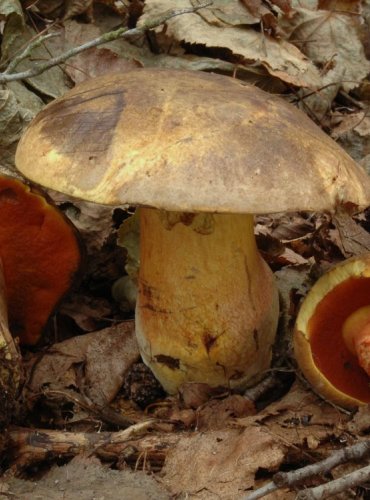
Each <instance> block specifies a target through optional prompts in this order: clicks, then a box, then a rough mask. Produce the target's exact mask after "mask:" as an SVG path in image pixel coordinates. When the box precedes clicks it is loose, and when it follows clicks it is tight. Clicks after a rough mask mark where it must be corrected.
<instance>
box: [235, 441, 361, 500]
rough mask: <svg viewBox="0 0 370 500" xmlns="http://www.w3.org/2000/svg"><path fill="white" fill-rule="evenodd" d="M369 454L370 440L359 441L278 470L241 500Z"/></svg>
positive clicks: (258, 495)
mask: <svg viewBox="0 0 370 500" xmlns="http://www.w3.org/2000/svg"><path fill="white" fill-rule="evenodd" d="M369 454H370V440H368V441H361V442H360V443H356V444H354V445H352V446H348V447H346V448H342V449H340V450H337V451H336V452H335V453H333V454H332V455H330V456H329V457H328V458H325V459H324V460H321V461H320V462H317V463H315V464H311V465H307V466H306V467H302V468H301V469H297V470H294V471H290V472H278V473H277V474H275V475H274V477H273V481H271V482H270V483H267V484H265V485H264V486H262V487H261V488H258V489H257V490H255V491H253V492H252V493H251V494H250V495H248V496H246V497H244V499H243V500H257V499H258V498H262V497H263V496H265V495H267V494H268V493H271V492H272V491H276V490H278V489H279V488H284V487H290V486H294V485H295V484H297V483H299V482H300V481H303V480H304V479H307V478H309V477H312V476H315V475H317V474H323V473H325V472H327V471H329V470H331V469H333V468H334V467H336V466H337V465H339V464H342V463H344V462H350V461H357V460H360V459H362V458H363V457H365V456H367V455H369ZM344 477H346V476H344ZM302 493H303V492H302ZM303 498H307V499H308V498H316V497H302V499H303ZM317 498H319V497H317ZM320 498H321V497H320Z"/></svg>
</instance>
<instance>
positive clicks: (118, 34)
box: [0, 0, 212, 83]
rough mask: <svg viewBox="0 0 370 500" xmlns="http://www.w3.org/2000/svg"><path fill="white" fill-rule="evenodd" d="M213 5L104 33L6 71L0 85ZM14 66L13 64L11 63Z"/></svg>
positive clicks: (0, 78)
mask: <svg viewBox="0 0 370 500" xmlns="http://www.w3.org/2000/svg"><path fill="white" fill-rule="evenodd" d="M211 4H212V1H211V0H210V1H208V2H206V3H203V4H201V5H198V6H196V7H189V8H185V9H177V10H167V11H166V12H164V13H163V14H161V15H160V16H158V17H156V18H154V19H149V20H148V21H146V22H144V23H143V25H142V26H140V27H139V28H133V29H128V28H118V29H117V30H115V31H109V32H108V33H104V34H103V35H101V36H99V37H98V38H95V39H93V40H90V41H89V42H86V43H84V44H82V45H79V46H78V47H73V48H72V49H70V50H67V51H66V52H64V53H63V54H60V55H59V56H57V57H53V58H52V59H49V61H46V62H43V63H35V64H34V67H33V68H31V69H29V70H26V71H22V72H19V73H11V74H9V72H8V69H7V70H5V71H4V72H3V73H0V83H5V82H11V81H15V80H24V79H25V78H30V77H32V76H36V75H40V74H41V73H43V72H44V71H46V70H47V69H49V68H51V67H53V66H56V65H58V64H60V63H62V62H65V61H66V60H67V59H69V58H71V57H73V56H76V55H77V54H80V53H81V52H83V51H85V50H87V49H91V48H92V47H98V46H99V45H103V44H104V43H107V42H111V41H113V40H117V39H118V38H128V37H132V36H138V35H143V34H144V33H145V32H146V31H147V30H150V29H153V28H157V27H158V26H160V25H161V24H163V23H165V22H166V21H168V20H169V19H172V18H173V17H175V16H180V15H182V14H189V13H193V12H196V11H198V10H199V9H203V8H204V7H208V6H209V5H211ZM11 64H12V63H11Z"/></svg>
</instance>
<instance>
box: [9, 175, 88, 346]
mask: <svg viewBox="0 0 370 500" xmlns="http://www.w3.org/2000/svg"><path fill="white" fill-rule="evenodd" d="M0 258H1V260H2V264H3V270H4V280H5V288H6V296H7V305H8V315H9V326H10V330H11V332H12V334H13V335H14V336H18V337H19V339H20V342H21V343H22V344H35V343H36V342H37V341H38V340H39V339H40V336H41V334H42V331H43V329H44V327H45V325H46V323H47V321H48V319H49V317H50V315H51V314H52V312H53V311H54V309H55V307H56V306H57V304H58V302H59V301H60V299H61V298H62V297H63V295H64V294H65V293H66V292H67V291H68V289H69V288H70V286H71V284H72V281H73V277H74V275H75V273H76V271H77V270H78V268H79V266H80V262H81V254H80V246H79V241H78V239H77V233H76V230H75V229H74V227H73V226H72V224H71V223H70V222H69V221H68V220H67V219H66V218H65V217H64V215H63V214H62V213H61V212H60V211H59V210H58V209H57V208H56V207H55V206H53V205H52V204H50V203H48V202H47V201H46V199H45V198H44V197H43V196H42V195H41V194H39V193H38V192H33V191H32V190H31V188H30V187H29V186H27V185H26V184H23V183H22V182H20V181H18V180H16V179H12V178H9V177H5V176H0Z"/></svg>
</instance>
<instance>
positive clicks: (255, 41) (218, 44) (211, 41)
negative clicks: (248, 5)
mask: <svg viewBox="0 0 370 500" xmlns="http://www.w3.org/2000/svg"><path fill="white" fill-rule="evenodd" d="M233 3H237V2H236V0H233ZM191 6H192V3H191V2H190V0H176V1H173V0H147V1H146V3H145V9H144V15H143V16H142V17H141V18H140V20H139V24H140V23H143V22H145V21H146V20H148V19H150V18H153V17H155V16H157V15H158V14H159V13H160V12H164V11H166V10H168V9H169V8H179V9H181V8H189V7H191ZM207 9H208V8H207ZM207 9H202V10H203V13H202V15H200V13H199V12H196V13H191V14H187V15H186V16H177V17H174V18H172V19H170V20H169V21H168V22H167V23H166V34H167V35H168V36H172V37H173V38H174V39H175V40H178V41H183V42H186V43H189V44H199V45H202V46H204V47H206V48H209V49H216V48H222V49H226V50H228V51H230V55H232V56H233V57H234V58H237V59H238V60H239V61H240V63H241V64H243V63H248V64H250V63H251V62H253V63H258V64H261V65H262V66H263V67H264V68H265V69H266V70H267V71H268V72H269V73H270V74H271V75H274V76H277V77H278V78H280V79H282V80H283V81H285V82H288V83H291V84H293V85H297V86H302V87H312V88H315V87H317V86H318V85H319V84H320V77H319V73H318V71H317V69H316V67H315V66H314V65H313V64H312V62H311V61H310V60H308V59H307V58H306V57H305V56H304V55H303V54H302V53H301V52H300V51H299V50H298V49H297V48H296V47H295V46H294V45H292V44H291V43H289V42H286V41H285V40H282V39H273V38H271V37H269V36H267V35H266V34H264V33H260V32H258V31H255V30H253V29H244V28H243V27H239V26H229V25H225V26H216V25H214V24H209V23H208V22H207V21H206V20H205V19H204V16H205V14H204V11H205V10H207ZM202 16H203V17H202Z"/></svg>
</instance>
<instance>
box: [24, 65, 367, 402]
mask: <svg viewBox="0 0 370 500" xmlns="http://www.w3.org/2000/svg"><path fill="white" fill-rule="evenodd" d="M16 164H17V167H18V169H19V170H20V171H21V172H23V174H24V175H25V176H26V177H28V178H30V179H31V180H33V181H34V182H37V183H39V184H42V185H44V186H48V187H51V188H53V189H56V190H59V191H62V192H63V193H67V194H69V195H71V196H74V197H78V198H82V199H84V200H89V201H94V202H96V203H103V204H110V205H123V204H129V205H136V206H140V207H141V208H140V224H141V242H140V246H141V250H140V252H141V257H140V260H141V267H140V273H139V279H138V288H139V291H138V299H137V305H136V332H137V339H138V342H139V346H140V350H141V353H142V357H143V360H144V362H145V363H146V364H147V365H148V366H149V367H150V368H151V369H152V371H153V372H154V374H155V376H156V377H157V378H158V380H159V381H160V382H161V383H162V385H163V387H164V388H165V390H166V391H167V392H169V393H175V392H176V391H177V388H178V387H179V385H180V384H182V383H183V382H186V381H201V382H205V383H208V384H209V385H212V386H226V387H231V388H238V389H242V388H244V387H246V386H247V385H251V384H253V383H254V382H255V381H256V380H257V379H258V378H259V377H261V373H263V372H264V371H266V370H267V369H268V368H269V365H270V360H271V351H272V346H273V343H274V337H275V332H276V325H277V320H278V294H277V289H276V285H275V282H274V278H273V275H272V273H271V271H270V269H269V268H268V267H267V265H266V264H265V262H264V261H263V260H262V258H261V256H260V254H259V253H258V250H257V247H256V242H255V238H254V233H253V214H256V213H268V212H269V213H271V212H281V211H287V210H290V211H294V210H297V209H300V210H334V209H335V208H336V207H337V206H338V205H341V204H343V203H345V202H347V201H350V202H352V203H354V204H356V205H366V204H367V203H368V202H369V200H370V186H369V180H368V179H367V177H366V174H365V173H364V171H362V170H361V169H360V167H358V166H357V165H356V164H355V163H354V161H353V160H351V159H350V157H349V156H347V155H346V154H345V153H344V152H343V151H342V150H341V149H340V147H339V146H337V145H336V144H335V143H334V142H333V141H332V140H331V139H330V138H329V137H327V136H326V135H325V134H324V133H323V132H322V131H321V130H319V128H318V127H317V126H315V125H314V124H313V123H312V122H311V121H310V120H309V119H308V118H307V117H306V116H305V115H304V114H303V113H301V112H300V111H298V110H297V109H295V108H294V107H293V106H291V105H290V104H287V103H285V102H284V101H283V100H281V99H279V98H277V97H274V96H272V95H269V94H267V93H265V92H263V91H262V90H259V89H257V88H256V87H253V86H250V85H248V84H245V83H244V82H241V81H238V80H236V79H232V78H229V77H225V76H220V75H214V74H206V73H199V72H186V71H176V70H166V69H140V70H133V71H128V72H126V73H125V74H119V75H105V76H102V77H98V78H95V79H93V80H89V81H86V82H84V83H82V84H81V85H78V86H76V87H75V88H74V89H72V90H71V91H69V92H67V93H66V94H65V95H64V96H63V97H62V98H59V99H57V100H56V101H54V102H52V103H50V104H49V105H48V106H47V107H46V108H44V110H42V111H41V112H40V113H39V115H37V116H36V118H35V119H34V120H33V122H32V123H31V125H30V126H29V128H28V129H27V130H26V132H25V134H24V136H23V137H22V139H21V141H20V143H19V146H18V150H17V154H16Z"/></svg>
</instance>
